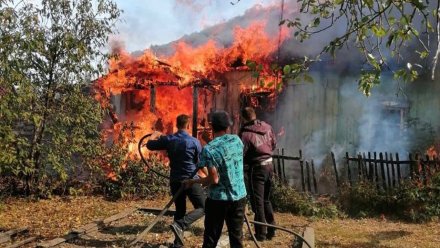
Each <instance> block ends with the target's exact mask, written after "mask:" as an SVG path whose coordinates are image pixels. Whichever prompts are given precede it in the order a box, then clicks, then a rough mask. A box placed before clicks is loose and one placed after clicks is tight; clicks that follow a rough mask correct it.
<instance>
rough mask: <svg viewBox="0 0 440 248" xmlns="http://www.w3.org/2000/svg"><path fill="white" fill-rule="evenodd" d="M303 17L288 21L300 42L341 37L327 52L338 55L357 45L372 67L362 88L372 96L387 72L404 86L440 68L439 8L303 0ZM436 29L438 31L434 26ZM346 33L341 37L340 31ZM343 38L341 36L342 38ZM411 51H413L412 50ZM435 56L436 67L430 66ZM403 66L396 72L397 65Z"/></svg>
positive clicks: (422, 3) (417, 3)
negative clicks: (429, 68)
mask: <svg viewBox="0 0 440 248" xmlns="http://www.w3.org/2000/svg"><path fill="white" fill-rule="evenodd" d="M298 3H299V5H300V7H299V12H300V13H301V15H300V16H299V17H296V18H295V19H286V20H283V21H281V23H280V24H284V23H285V24H286V25H287V26H288V27H291V28H293V29H294V30H295V33H294V36H295V37H296V38H297V39H298V40H300V41H301V42H303V41H305V40H307V39H309V38H310V37H311V36H314V35H316V34H318V33H325V34H330V33H331V32H333V33H335V34H339V35H337V36H335V37H334V38H332V39H331V40H329V42H328V44H327V45H326V46H325V47H323V49H322V51H321V53H320V54H319V55H318V56H317V58H319V57H320V56H321V55H322V54H325V53H327V54H330V55H331V56H335V55H336V52H337V50H340V49H341V48H342V47H344V46H347V45H348V46H355V47H356V48H357V49H358V50H359V52H360V54H361V55H363V57H364V59H365V63H366V64H367V65H368V66H366V67H364V68H362V73H361V75H362V76H361V78H360V79H359V88H360V89H361V90H362V91H363V92H364V93H365V94H366V95H368V94H369V93H370V89H371V87H373V86H374V85H375V84H378V82H379V75H380V72H381V71H382V70H384V69H385V70H391V71H392V72H393V73H394V76H395V77H396V78H398V79H401V80H404V81H413V80H414V79H416V78H417V77H418V75H419V74H420V72H422V70H423V69H426V68H424V66H423V65H425V67H427V66H429V65H431V64H434V65H433V66H432V70H433V73H434V69H435V66H436V63H437V57H438V53H439V49H438V48H437V46H432V45H430V44H431V42H430V41H432V39H431V38H432V37H431V36H434V34H436V33H437V34H438V33H439V18H438V13H437V9H438V6H435V5H437V4H432V3H430V2H429V1H427V0H426V1H423V0H421V1H412V0H403V1H395V0H390V1H376V2H375V1H371V0H358V1H344V0H337V1H325V2H322V1H316V0H304V1H298ZM434 25H435V26H437V30H435V29H434V28H433V26H434ZM341 28H342V29H343V30H344V31H343V32H338V29H341ZM341 33H342V34H341ZM408 47H411V49H413V50H412V51H413V52H409V53H408V52H405V51H408ZM429 55H431V58H432V57H434V58H433V63H430V62H428V61H427V59H428V58H429ZM396 64H398V65H400V66H398V67H397V68H396V67H395V65H396Z"/></svg>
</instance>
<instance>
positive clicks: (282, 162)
mask: <svg viewBox="0 0 440 248" xmlns="http://www.w3.org/2000/svg"><path fill="white" fill-rule="evenodd" d="M281 155H282V156H283V158H282V159H281V165H282V167H283V168H282V173H283V182H284V183H286V182H287V180H286V169H285V164H284V148H282V149H281Z"/></svg>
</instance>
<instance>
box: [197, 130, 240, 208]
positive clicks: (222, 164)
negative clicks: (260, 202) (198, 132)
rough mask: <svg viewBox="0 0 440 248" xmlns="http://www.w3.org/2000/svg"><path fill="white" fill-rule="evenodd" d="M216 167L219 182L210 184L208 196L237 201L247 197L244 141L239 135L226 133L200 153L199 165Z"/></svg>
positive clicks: (214, 198)
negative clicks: (244, 170)
mask: <svg viewBox="0 0 440 248" xmlns="http://www.w3.org/2000/svg"><path fill="white" fill-rule="evenodd" d="M205 166H206V167H213V166H214V167H215V168H216V169H217V173H218V176H219V182H218V184H213V185H210V186H209V194H208V197H209V198H211V199H213V200H220V201H237V200H240V199H242V198H243V197H246V188H245V185H244V177H243V143H242V142H241V140H240V138H239V137H238V136H237V135H232V134H225V135H222V136H220V137H217V138H215V139H213V140H212V141H211V142H209V144H207V145H206V146H205V147H204V148H203V151H202V154H201V155H200V163H199V167H205Z"/></svg>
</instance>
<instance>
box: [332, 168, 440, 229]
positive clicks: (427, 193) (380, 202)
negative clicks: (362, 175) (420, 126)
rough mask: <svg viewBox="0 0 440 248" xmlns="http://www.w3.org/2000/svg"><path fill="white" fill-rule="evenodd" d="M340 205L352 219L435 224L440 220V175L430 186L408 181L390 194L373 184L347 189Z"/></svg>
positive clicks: (343, 191) (343, 193)
mask: <svg viewBox="0 0 440 248" xmlns="http://www.w3.org/2000/svg"><path fill="white" fill-rule="evenodd" d="M338 201H339V204H340V206H341V210H343V211H344V212H345V213H347V214H348V215H350V216H352V217H367V216H370V217H373V216H378V215H381V214H385V215H389V216H391V217H395V218H399V219H404V220H409V221H413V222H424V221H431V220H435V219H438V217H439V216H440V174H439V173H438V174H436V175H434V176H433V177H432V180H431V182H429V183H428V185H426V186H425V185H422V184H420V182H419V181H417V180H408V181H405V182H404V183H403V184H402V185H401V186H400V187H395V188H393V189H390V190H388V191H383V190H378V189H377V188H376V186H375V185H374V184H372V183H369V182H360V183H358V184H356V185H354V186H352V187H349V186H348V185H344V186H343V187H342V188H341V194H340V195H339V199H338Z"/></svg>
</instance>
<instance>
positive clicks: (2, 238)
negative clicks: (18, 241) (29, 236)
mask: <svg viewBox="0 0 440 248" xmlns="http://www.w3.org/2000/svg"><path fill="white" fill-rule="evenodd" d="M28 231H29V228H27V227H21V228H17V229H13V230H9V231H6V232H2V233H0V244H3V243H6V242H9V241H11V239H12V237H13V236H15V235H17V234H20V233H25V232H28Z"/></svg>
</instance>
